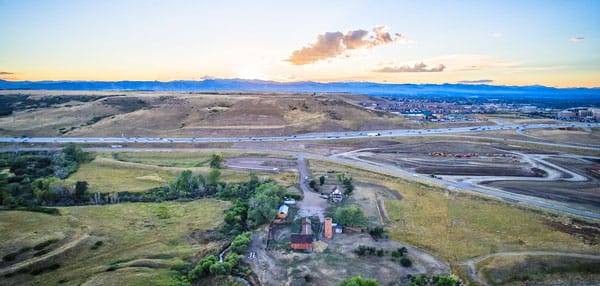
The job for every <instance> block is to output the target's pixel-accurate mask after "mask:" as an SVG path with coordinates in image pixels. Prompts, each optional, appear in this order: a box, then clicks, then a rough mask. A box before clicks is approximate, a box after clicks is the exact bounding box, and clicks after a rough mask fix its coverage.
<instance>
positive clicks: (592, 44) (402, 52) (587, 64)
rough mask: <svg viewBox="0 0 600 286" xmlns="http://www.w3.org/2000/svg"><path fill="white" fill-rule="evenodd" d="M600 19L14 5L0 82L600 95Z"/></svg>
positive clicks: (485, 12) (555, 14) (583, 11)
mask: <svg viewBox="0 0 600 286" xmlns="http://www.w3.org/2000/svg"><path fill="white" fill-rule="evenodd" d="M254 2H257V3H254ZM322 2H325V3H322ZM598 15H600V1H203V2H200V1H4V0H0V35H2V37H1V39H2V40H1V41H2V43H1V44H0V77H2V78H4V79H8V80H46V79H49V80H59V79H70V80H125V79H129V80H175V79H201V78H204V77H220V78H257V79H265V80H277V81H296V80H315V81H351V80H353V81H376V82H397V83H445V82H460V81H473V80H488V82H491V83H493V84H509V85H532V84H543V85H549V86H600V40H599V37H600V31H599V28H598V27H600V17H598ZM377 31H380V34H377ZM353 32H354V33H355V34H353V35H359V36H358V38H353V40H351V39H350V38H348V37H349V35H351V34H352V33H353ZM397 34H398V35H397ZM319 35H321V36H322V37H319ZM378 35H379V36H378ZM361 36H362V37H361ZM387 36H389V38H388V37H387ZM319 39H321V40H319ZM387 39H389V40H387ZM293 55H295V56H293ZM421 63H422V65H421Z"/></svg>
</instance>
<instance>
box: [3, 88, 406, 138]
mask: <svg viewBox="0 0 600 286" xmlns="http://www.w3.org/2000/svg"><path fill="white" fill-rule="evenodd" d="M3 93H5V94H7V93H10V91H4V92H3ZM13 93H17V92H16V91H14V92H13ZM18 93H21V94H24V95H29V96H30V98H31V99H44V98H46V99H47V98H48V97H52V96H59V95H60V96H64V94H66V95H69V94H70V95H74V94H78V95H86V94H87V95H90V96H92V95H94V96H97V95H98V94H97V93H95V92H80V93H74V92H63V93H57V92H52V93H50V92H47V91H19V92H18ZM101 95H103V96H107V97H105V98H101V99H98V100H95V101H89V102H82V101H71V102H68V103H62V104H56V105H52V106H49V107H43V108H31V109H26V110H20V111H17V112H15V113H13V115H11V116H6V117H2V118H0V130H3V131H4V132H5V133H6V134H8V135H11V136H22V135H25V136H94V137H98V136H103V137H104V136H121V135H125V136H129V137H135V136H155V137H160V136H165V137H166V136H172V137H198V136H203V137H218V136H233V135H237V136H266V135H270V136H272V135H284V134H293V133H302V132H315V131H344V130H360V129H362V130H365V129H373V128H379V129H386V128H403V127H409V126H411V124H412V123H409V122H407V121H406V120H404V119H402V118H401V117H399V116H395V115H391V114H385V113H381V112H376V111H372V110H367V109H364V108H362V107H360V106H357V105H355V104H352V103H349V102H347V101H346V100H345V99H344V96H343V95H329V94H317V95H313V94H286V93H278V94H268V93H264V94H191V93H183V92H170V93H162V92H118V93H107V92H104V93H101ZM123 95H124V96H123Z"/></svg>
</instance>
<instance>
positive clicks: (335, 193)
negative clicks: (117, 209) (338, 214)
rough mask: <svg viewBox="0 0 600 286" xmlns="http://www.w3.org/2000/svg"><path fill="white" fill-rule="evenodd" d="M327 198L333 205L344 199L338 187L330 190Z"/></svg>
mask: <svg viewBox="0 0 600 286" xmlns="http://www.w3.org/2000/svg"><path fill="white" fill-rule="evenodd" d="M329 197H330V198H331V201H333V202H334V203H338V202H341V201H342V199H343V198H344V197H343V195H342V192H341V191H340V189H339V188H338V186H335V187H334V188H333V189H332V190H331V193H330V194H329Z"/></svg>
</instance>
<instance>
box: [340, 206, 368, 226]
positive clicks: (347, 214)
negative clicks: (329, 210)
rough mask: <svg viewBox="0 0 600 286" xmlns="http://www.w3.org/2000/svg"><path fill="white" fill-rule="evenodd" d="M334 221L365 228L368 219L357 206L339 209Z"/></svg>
mask: <svg viewBox="0 0 600 286" xmlns="http://www.w3.org/2000/svg"><path fill="white" fill-rule="evenodd" d="M333 219H334V220H335V221H337V222H338V223H340V224H342V225H346V226H355V227H365V226H366V225H367V217H366V216H365V214H364V213H363V211H362V210H361V209H360V208H359V207H358V206H355V205H353V206H349V207H343V208H338V209H337V210H336V211H335V213H334V215H333Z"/></svg>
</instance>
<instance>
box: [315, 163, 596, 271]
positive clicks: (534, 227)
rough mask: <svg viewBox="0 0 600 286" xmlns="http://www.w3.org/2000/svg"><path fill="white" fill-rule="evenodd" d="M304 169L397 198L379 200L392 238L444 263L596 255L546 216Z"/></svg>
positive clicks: (368, 177) (377, 178) (377, 177)
mask: <svg viewBox="0 0 600 286" xmlns="http://www.w3.org/2000/svg"><path fill="white" fill-rule="evenodd" d="M310 167H311V170H312V171H313V172H327V171H330V172H331V171H334V172H336V173H339V172H348V173H349V174H350V175H351V176H352V177H354V180H355V181H356V182H366V183H371V184H378V185H382V186H384V187H386V188H388V189H391V190H395V191H397V192H399V193H400V195H401V196H402V199H395V198H393V197H384V199H385V202H384V205H385V210H386V213H387V215H388V216H389V218H390V220H391V222H392V226H391V227H390V234H391V236H392V238H394V239H396V240H398V241H403V242H408V243H410V244H412V245H415V246H417V247H420V248H423V249H425V250H428V251H430V252H431V253H432V254H434V255H438V256H441V257H443V258H445V259H447V260H448V261H450V262H452V261H460V260H463V259H466V258H470V257H476V256H480V255H484V254H489V253H494V252H500V251H520V250H554V251H567V252H581V253H600V246H598V245H597V244H590V243H588V242H586V241H585V240H584V239H583V238H582V237H579V236H577V235H573V234H569V233H568V231H564V230H562V231H561V230H559V229H557V228H555V227H553V226H551V222H552V221H555V220H558V219H559V218H558V217H556V216H553V215H550V214H545V213H541V212H536V211H532V210H528V209H523V208H519V207H517V206H514V205H510V204H509V203H505V202H502V201H497V200H492V199H484V198H481V197H476V196H471V195H466V194H461V195H456V194H449V193H447V192H446V191H444V190H443V189H440V188H437V187H432V186H427V185H423V184H420V183H418V182H412V181H405V180H402V179H398V178H393V177H389V176H386V175H382V174H377V173H372V172H367V171H364V170H358V169H355V168H351V167H346V166H340V165H335V164H331V163H328V162H324V161H317V160H311V161H310ZM586 227H587V226H586ZM595 228H597V227H595Z"/></svg>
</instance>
